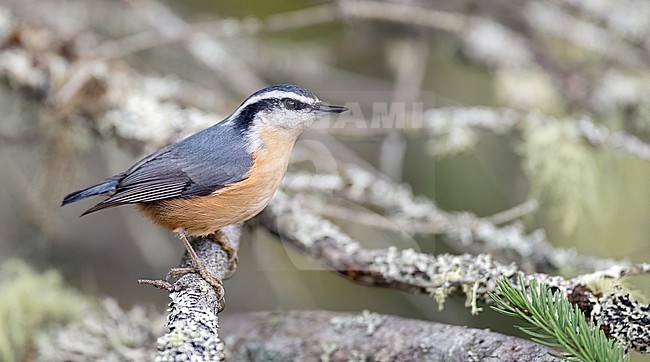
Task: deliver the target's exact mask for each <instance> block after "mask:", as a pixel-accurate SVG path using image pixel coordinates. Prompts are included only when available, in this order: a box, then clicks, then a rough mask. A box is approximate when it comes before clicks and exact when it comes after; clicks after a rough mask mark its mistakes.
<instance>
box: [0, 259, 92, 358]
mask: <svg viewBox="0 0 650 362" xmlns="http://www.w3.org/2000/svg"><path fill="white" fill-rule="evenodd" d="M88 306H89V303H88V302H87V300H86V299H85V298H84V297H82V296H81V295H80V294H79V293H77V292H76V291H74V290H72V289H70V288H68V287H67V286H65V284H64V282H63V279H62V278H61V276H60V275H59V274H58V273H57V272H55V271H53V270H49V271H46V272H43V273H39V272H36V271H34V270H33V269H31V268H30V267H29V266H27V265H26V264H25V263H23V262H21V261H17V260H10V261H8V262H6V263H5V264H4V265H3V266H2V268H1V269H0V360H2V361H14V360H23V359H24V358H25V356H26V355H27V354H28V353H30V348H31V347H33V343H34V338H35V337H36V335H37V333H38V331H42V330H44V329H45V327H47V326H53V325H61V324H63V323H66V322H69V321H72V320H75V319H77V318H79V317H80V316H81V313H82V311H83V310H84V309H85V308H87V307H88Z"/></svg>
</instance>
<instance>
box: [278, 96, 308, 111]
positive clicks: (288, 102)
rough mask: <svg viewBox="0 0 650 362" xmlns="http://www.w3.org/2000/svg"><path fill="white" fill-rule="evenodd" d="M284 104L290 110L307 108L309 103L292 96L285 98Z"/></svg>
mask: <svg viewBox="0 0 650 362" xmlns="http://www.w3.org/2000/svg"><path fill="white" fill-rule="evenodd" d="M282 105H283V106H284V108H286V109H288V110H301V109H305V108H307V104H305V103H303V102H301V101H299V100H296V99H291V98H283V99H282Z"/></svg>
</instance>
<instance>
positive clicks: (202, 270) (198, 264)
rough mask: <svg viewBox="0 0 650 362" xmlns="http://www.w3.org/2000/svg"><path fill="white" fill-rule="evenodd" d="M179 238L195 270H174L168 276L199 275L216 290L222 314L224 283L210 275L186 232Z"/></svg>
mask: <svg viewBox="0 0 650 362" xmlns="http://www.w3.org/2000/svg"><path fill="white" fill-rule="evenodd" d="M178 237H179V238H180V239H181V240H182V241H183V244H185V249H187V253H188V254H189V256H190V259H192V264H194V267H193V268H173V269H171V270H170V271H169V274H168V276H169V275H170V274H171V275H174V274H177V275H178V274H179V273H180V274H187V273H197V272H198V273H199V275H200V276H201V278H203V280H205V281H206V282H207V283H208V284H210V285H211V286H212V287H213V288H214V292H215V293H216V295H217V302H218V303H217V305H218V306H219V310H218V312H221V311H222V310H223V308H224V306H225V300H224V299H225V294H226V293H225V290H224V288H223V281H221V279H220V278H217V277H215V276H214V275H212V273H210V271H209V270H208V268H206V267H205V264H203V262H202V261H201V259H199V256H198V255H197V254H196V252H195V251H194V248H192V245H191V244H190V241H189V240H188V238H187V235H186V234H185V233H184V232H181V233H179V235H178Z"/></svg>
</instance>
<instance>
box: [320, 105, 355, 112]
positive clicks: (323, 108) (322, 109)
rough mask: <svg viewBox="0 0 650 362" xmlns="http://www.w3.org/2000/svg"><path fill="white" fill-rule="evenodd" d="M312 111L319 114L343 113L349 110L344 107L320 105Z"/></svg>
mask: <svg viewBox="0 0 650 362" xmlns="http://www.w3.org/2000/svg"><path fill="white" fill-rule="evenodd" d="M314 110H315V111H317V112H320V113H343V112H346V111H349V110H350V109H349V108H348V107H344V106H335V105H332V104H324V103H320V104H319V105H317V106H316V107H314Z"/></svg>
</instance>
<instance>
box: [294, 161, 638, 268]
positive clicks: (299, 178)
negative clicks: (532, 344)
mask: <svg viewBox="0 0 650 362" xmlns="http://www.w3.org/2000/svg"><path fill="white" fill-rule="evenodd" d="M282 188H283V189H284V190H286V191H287V192H289V193H291V194H300V195H301V197H302V198H303V199H305V198H308V199H309V200H304V201H305V203H306V204H309V205H310V208H311V210H312V212H315V213H317V214H319V215H326V216H332V213H330V211H331V210H330V203H331V202H332V201H331V200H332V199H334V197H335V196H336V197H341V198H344V199H345V200H348V201H352V202H354V203H357V204H360V205H369V206H370V207H373V208H379V209H381V210H383V211H384V212H385V216H379V215H376V214H370V213H364V212H359V211H357V210H354V213H356V215H345V214H343V213H342V212H341V211H340V210H336V213H337V214H338V216H339V218H341V217H342V218H343V219H345V220H349V221H353V222H359V223H363V224H368V225H370V226H372V227H378V226H379V227H381V226H382V225H383V227H384V228H390V227H391V226H393V227H394V228H395V229H397V230H399V231H402V232H407V233H409V234H419V235H431V234H435V235H442V236H444V238H445V241H446V242H447V243H448V244H449V245H451V246H452V247H453V248H454V249H455V250H457V251H459V252H464V253H490V254H494V255H495V256H498V257H502V259H507V260H510V261H515V262H516V263H517V264H518V265H519V266H520V267H521V268H522V269H523V270H525V271H528V272H532V271H539V272H546V273H549V272H557V271H559V270H564V271H574V272H584V271H593V270H599V269H605V268H609V267H612V266H615V265H627V264H628V263H627V262H625V261H620V260H608V259H599V258H594V257H589V256H584V255H578V254H577V253H576V252H575V250H566V249H562V248H557V247H555V246H553V245H552V244H551V243H550V242H549V241H548V240H547V239H546V234H545V233H544V231H543V230H536V231H533V232H532V233H530V234H527V233H526V232H525V230H524V227H523V225H522V224H521V223H519V222H515V223H513V224H509V225H505V226H501V227H499V226H496V224H497V223H500V220H498V219H503V218H504V217H505V216H510V215H503V214H501V213H499V214H497V215H496V216H495V217H496V219H497V220H496V221H497V222H496V223H495V220H491V218H490V217H488V218H479V217H478V216H476V215H473V214H471V213H469V212H462V213H451V212H446V211H444V210H441V209H439V208H438V207H437V206H436V204H435V203H434V202H433V201H432V200H430V199H428V198H425V197H416V196H415V195H413V193H412V192H411V190H410V188H409V187H408V186H407V185H403V184H397V183H395V182H393V181H392V180H390V179H387V178H385V177H382V176H378V175H376V174H374V173H373V172H370V171H367V170H365V169H363V168H361V167H359V166H356V165H353V164H345V163H341V164H340V165H339V172H338V173H328V174H313V173H290V174H287V176H286V177H285V179H284V181H283V183H282ZM323 197H325V198H326V200H327V201H325V200H324V199H323ZM348 211H349V212H348V214H351V211H350V210H348ZM515 211H516V212H521V211H522V210H520V209H519V208H517V209H516V210H515ZM512 212H513V211H512V210H510V212H508V214H512ZM389 221H390V222H389Z"/></svg>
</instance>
